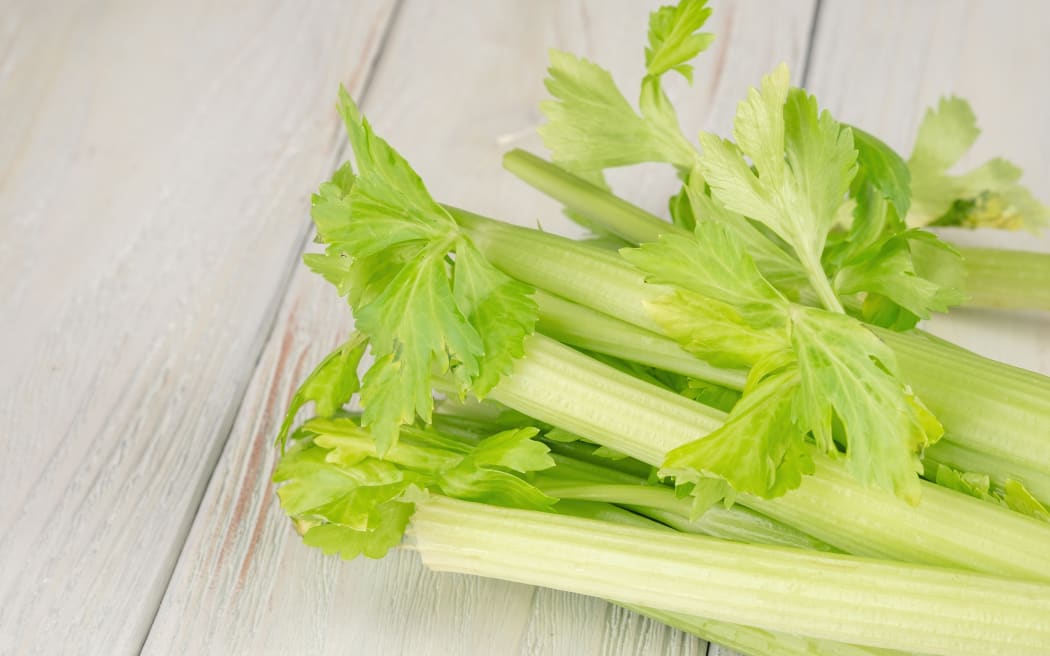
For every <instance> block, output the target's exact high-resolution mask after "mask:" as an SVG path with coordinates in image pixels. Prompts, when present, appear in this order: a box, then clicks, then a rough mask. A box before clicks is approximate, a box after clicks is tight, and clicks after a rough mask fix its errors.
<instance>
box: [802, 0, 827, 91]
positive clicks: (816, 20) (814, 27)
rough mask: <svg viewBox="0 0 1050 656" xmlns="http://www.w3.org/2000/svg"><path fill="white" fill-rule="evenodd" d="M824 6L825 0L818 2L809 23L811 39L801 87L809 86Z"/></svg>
mask: <svg viewBox="0 0 1050 656" xmlns="http://www.w3.org/2000/svg"><path fill="white" fill-rule="evenodd" d="M823 6H824V0H816V5H814V7H813V18H811V19H810V22H809V39H808V42H807V43H806V55H805V63H804V64H803V65H802V84H801V86H803V87H805V86H806V85H808V84H809V71H810V64H811V62H812V61H813V48H814V46H815V45H816V43H817V34H818V33H819V31H820V13H821V9H822V8H823Z"/></svg>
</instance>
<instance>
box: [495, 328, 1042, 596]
mask: <svg viewBox="0 0 1050 656" xmlns="http://www.w3.org/2000/svg"><path fill="white" fill-rule="evenodd" d="M491 398H493V399H494V400H496V401H499V402H500V403H503V404H504V405H506V406H508V407H510V408H513V409H515V410H518V411H519V412H523V413H525V414H527V415H529V416H531V417H534V418H535V419H537V420H539V421H542V422H545V423H549V424H552V425H554V426H558V427H559V428H562V429H564V430H567V431H569V432H571V433H574V434H576V435H579V436H581V437H583V438H586V439H588V440H591V441H593V442H596V443H598V444H602V445H604V446H606V447H609V448H611V449H614V450H616V451H619V452H621V453H625V454H627V455H629V456H631V457H633V458H636V459H638V460H641V461H643V462H645V463H647V464H649V465H653V466H656V467H659V466H661V465H662V464H663V462H664V460H665V459H666V456H667V454H668V452H670V451H671V450H672V449H674V448H676V447H678V446H681V445H683V444H686V443H688V442H691V441H693V440H695V439H697V438H699V437H702V436H703V435H706V434H708V433H710V432H711V431H713V430H714V429H716V428H717V427H718V426H719V425H721V423H722V422H723V421H724V419H725V414H724V413H722V412H720V411H718V410H715V409H713V408H709V407H707V406H704V405H702V404H699V403H696V402H694V401H691V400H689V399H686V398H684V397H681V396H679V395H677V394H674V393H673V392H670V391H667V390H664V389H661V388H659V387H656V386H655V385H651V384H649V383H646V382H644V381H641V380H638V379H637V378H634V377H632V376H630V375H628V374H626V373H623V372H620V371H617V370H616V369H613V368H612V367H609V366H607V365H604V364H602V363H600V362H598V361H596V360H594V359H592V358H589V357H587V356H585V355H583V354H581V353H579V352H578V351H575V350H573V349H571V348H569V347H567V346H563V345H562V344H559V343H558V342H556V341H554V340H552V339H549V338H547V337H545V336H543V335H533V336H532V337H530V338H528V339H527V340H526V351H525V355H524V357H522V358H521V359H519V360H517V361H516V362H515V366H514V370H513V372H512V373H511V374H510V375H508V376H504V377H503V379H502V380H501V381H500V383H499V385H497V386H496V388H495V389H494V390H492V393H491ZM812 456H813V458H814V460H815V461H816V463H817V470H816V473H815V474H813V475H812V476H805V477H803V479H802V484H801V486H800V487H799V488H798V489H796V490H793V491H791V492H789V493H787V494H785V495H784V496H782V497H778V498H776V499H760V498H758V497H753V496H750V495H740V496H739V497H738V498H737V502H738V503H740V504H741V505H744V506H746V507H748V508H751V509H752V510H756V511H758V512H760V513H761V514H763V515H766V516H767V517H771V518H773V519H775V520H777V521H780V522H782V523H784V524H788V525H789V526H794V527H795V528H798V529H800V530H803V531H805V532H806V533H808V534H809V535H811V536H813V537H815V538H817V539H819V540H822V541H824V542H826V543H828V544H830V545H832V546H834V547H836V548H838V549H841V550H843V551H846V552H849V553H853V554H857V555H866V556H877V557H885V558H891V559H894V560H900V561H905V562H914V563H926V564H931V565H943V566H950V567H957V568H961V569H969V570H974V571H980V572H986V573H990V574H999V575H1004V576H1012V577H1018V578H1026V579H1034V580H1044V581H1050V550H1048V549H1047V548H1046V545H1047V544H1050V524H1047V523H1045V522H1040V521H1038V520H1035V519H1032V518H1029V517H1026V516H1024V515H1021V514H1019V513H1015V512H1011V511H1008V510H1005V509H1002V508H999V507H997V506H995V505H993V504H990V503H986V502H983V501H980V500H978V499H975V498H972V497H969V496H966V495H964V494H961V493H958V492H953V491H950V490H946V489H943V488H940V487H938V486H936V485H934V484H932V483H923V486H922V501H921V503H919V505H917V506H914V507H912V506H908V505H907V504H905V503H904V502H903V501H901V500H900V499H898V498H896V497H895V496H893V495H892V494H890V493H888V492H885V491H883V490H880V489H874V488H868V487H865V486H863V485H861V484H860V483H859V482H857V480H856V479H854V478H853V477H852V476H850V475H849V474H847V473H846V471H845V470H844V468H843V467H842V465H841V464H839V463H837V462H834V461H832V460H830V459H829V458H827V457H823V456H820V455H819V454H817V453H816V451H815V450H814V451H813V452H812Z"/></svg>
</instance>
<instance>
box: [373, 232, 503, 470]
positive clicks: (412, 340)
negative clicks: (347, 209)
mask: <svg viewBox="0 0 1050 656" xmlns="http://www.w3.org/2000/svg"><path fill="white" fill-rule="evenodd" d="M447 251H448V249H447V248H446V247H445V246H444V245H443V244H438V245H437V246H436V247H427V248H425V249H423V250H422V251H421V252H420V253H419V255H418V256H417V258H416V259H415V260H414V261H413V262H410V263H409V264H408V265H407V266H406V267H405V268H403V269H402V270H401V272H400V273H399V274H398V275H397V276H396V277H395V278H394V280H393V281H392V282H391V283H390V285H388V286H387V288H386V289H385V290H384V291H383V293H382V294H380V295H379V296H378V297H376V298H375V300H373V301H372V302H371V303H369V304H368V305H365V306H364V307H362V308H360V309H358V311H357V316H356V322H357V327H358V329H359V330H361V331H362V332H364V333H365V334H367V335H369V336H370V337H371V344H372V353H373V355H375V357H376V360H375V363H374V364H373V365H372V367H371V368H370V369H369V370H368V372H367V373H366V374H365V376H364V381H363V382H364V384H363V387H362V390H361V404H362V405H363V406H364V409H365V411H364V417H363V421H364V425H365V426H368V427H370V428H371V430H372V434H373V436H374V437H375V439H376V444H377V445H378V449H379V453H380V454H383V453H384V452H385V451H386V450H387V449H389V448H390V446H392V445H393V443H394V442H395V441H396V439H397V434H398V428H399V427H400V426H401V425H402V424H407V423H411V422H412V421H413V420H414V419H415V417H416V416H419V417H420V418H422V419H423V420H424V421H427V422H429V421H430V416H431V412H432V411H433V407H434V400H433V396H432V394H431V384H430V377H431V372H432V367H433V366H437V367H438V369H439V370H440V371H446V370H448V369H449V368H450V367H453V368H455V369H456V370H457V371H458V372H460V373H461V375H463V376H464V377H471V376H475V375H477V374H478V371H479V365H478V358H479V356H480V355H481V354H482V353H483V351H484V346H483V343H482V340H481V336H480V335H478V332H477V330H476V329H475V328H474V327H473V326H471V325H470V323H469V322H468V321H467V319H466V317H465V316H464V315H463V313H462V311H461V310H460V309H459V307H457V305H456V302H455V298H454V296H453V293H452V287H451V284H450V281H449V278H448V273H447V271H446V266H447V265H446V263H445V255H446V253H447ZM450 357H451V360H450Z"/></svg>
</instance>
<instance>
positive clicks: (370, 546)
mask: <svg viewBox="0 0 1050 656" xmlns="http://www.w3.org/2000/svg"><path fill="white" fill-rule="evenodd" d="M413 512H415V505H414V504H411V503H403V502H401V501H388V502H386V503H382V504H379V505H377V506H376V507H375V508H374V509H372V511H371V513H370V514H369V518H368V527H367V528H366V529H365V530H357V529H354V528H350V527H348V526H341V525H339V524H321V525H319V526H313V527H311V528H310V529H308V530H307V531H306V533H305V535H303V543H305V544H306V545H307V546H310V547H317V548H318V549H321V550H322V551H323V552H324V553H325V555H328V556H331V555H333V554H339V556H340V557H342V558H343V559H344V560H353V559H354V558H357V557H358V556H360V555H364V556H365V557H367V558H375V559H379V558H383V557H384V556H386V554H387V552H388V551H390V549H393V548H394V547H396V546H397V545H398V544H400V542H401V537H402V536H403V535H404V534H405V528H406V527H407V526H408V520H409V519H410V518H411V517H412V513H413Z"/></svg>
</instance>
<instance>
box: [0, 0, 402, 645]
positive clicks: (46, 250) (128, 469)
mask: <svg viewBox="0 0 1050 656" xmlns="http://www.w3.org/2000/svg"><path fill="white" fill-rule="evenodd" d="M2 6H3V9H2V11H0V330H2V338H0V447H2V450H3V453H4V459H5V462H4V465H3V474H2V477H3V488H4V494H3V499H2V500H0V654H11V653H18V654H23V653H25V654H30V653H41V654H86V653H96V654H129V653H134V652H136V651H137V650H138V649H139V648H140V646H141V644H142V642H143V641H144V639H145V637H146V633H147V631H148V630H149V627H150V625H151V623H152V620H153V617H154V615H155V613H156V609H157V607H158V605H159V603H160V599H161V596H162V595H163V593H164V590H165V588H166V586H167V583H168V579H169V578H170V576H171V572H172V569H173V567H174V565H175V561H176V559H177V557H178V555H179V551H180V549H181V546H182V543H183V542H184V540H185V536H186V533H187V531H188V530H189V526H190V523H191V522H192V520H193V516H194V513H195V511H196V508H197V506H198V505H199V503H200V499H201V496H202V494H203V492H204V488H205V485H206V483H207V481H208V478H209V476H210V475H211V473H212V469H213V468H214V466H215V462H216V460H217V459H218V456H219V453H220V451H221V449H222V446H223V443H224V441H225V440H226V438H227V436H228V435H229V430H230V426H231V425H232V423H233V418H234V416H235V415H236V413H237V407H238V405H239V403H240V401H241V398H242V397H243V395H244V390H245V386H246V384H247V382H248V379H249V378H250V377H251V373H252V370H253V368H254V365H255V363H256V361H257V359H258V357H259V352H260V349H261V347H262V345H263V343H264V341H265V339H266V338H267V335H268V333H269V330H270V327H271V326H272V323H273V317H274V314H275V311H276V309H277V305H278V300H279V294H280V292H281V291H282V290H283V289H285V287H286V285H287V281H288V277H289V275H290V271H291V268H292V267H293V266H294V265H295V261H296V258H297V256H298V252H299V251H300V248H301V243H302V240H303V239H304V238H305V236H306V225H305V223H304V221H303V207H304V206H305V204H306V203H307V202H308V198H309V193H310V188H311V186H312V185H313V184H314V183H315V182H316V180H317V179H319V178H320V177H322V176H324V175H325V174H326V173H327V172H328V171H329V170H330V169H331V167H332V163H333V162H334V161H335V158H336V153H337V151H338V150H339V149H340V148H341V147H342V143H343V136H342V135H341V134H340V133H339V132H338V131H337V130H336V129H335V125H334V124H333V122H332V121H331V120H330V108H331V107H332V98H333V94H334V92H335V90H336V88H337V86H338V84H339V82H340V81H342V82H345V83H347V84H348V85H349V86H350V87H351V88H353V89H354V90H355V91H356V92H361V91H362V90H364V88H365V83H366V81H367V80H368V79H369V76H370V74H371V71H372V65H373V62H374V60H375V58H376V55H377V52H378V47H379V44H380V43H381V40H382V36H383V34H384V30H385V27H386V26H387V24H388V23H389V20H390V17H391V11H392V6H390V5H388V4H384V3H381V2H358V3H355V4H354V5H352V6H351V5H344V4H342V3H338V2H331V3H315V4H301V3H290V2H283V3H282V2H254V1H251V2H250V1H247V0H243V1H239V0H235V1H232V2H222V3H213V2H210V1H206V0H190V1H187V2H174V1H173V2H137V1H135V0H119V1H112V2H53V1H40V2H38V1H36V0H27V1H25V2H18V3H14V5H12V3H10V2H6V3H3V5H2Z"/></svg>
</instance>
